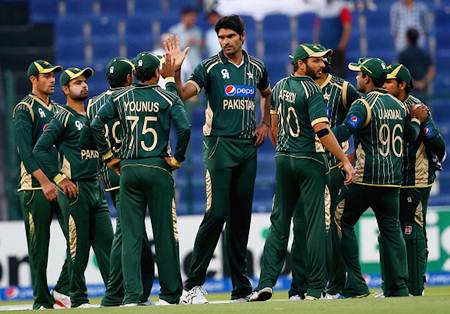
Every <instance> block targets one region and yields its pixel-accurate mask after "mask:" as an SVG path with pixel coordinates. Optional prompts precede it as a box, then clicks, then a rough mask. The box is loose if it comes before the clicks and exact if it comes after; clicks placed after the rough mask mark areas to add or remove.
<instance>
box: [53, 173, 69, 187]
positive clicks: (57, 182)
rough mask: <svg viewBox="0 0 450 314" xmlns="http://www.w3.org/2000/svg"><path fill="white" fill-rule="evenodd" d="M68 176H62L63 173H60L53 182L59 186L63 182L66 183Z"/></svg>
mask: <svg viewBox="0 0 450 314" xmlns="http://www.w3.org/2000/svg"><path fill="white" fill-rule="evenodd" d="M66 178H67V177H66V175H65V174H62V173H58V174H57V175H56V176H55V177H54V178H53V181H54V182H55V183H56V184H57V185H59V184H60V183H61V182H62V181H64V180H65V179H66Z"/></svg>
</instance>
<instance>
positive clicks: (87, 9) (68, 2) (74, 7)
mask: <svg viewBox="0 0 450 314" xmlns="http://www.w3.org/2000/svg"><path fill="white" fill-rule="evenodd" d="M64 3H65V7H66V13H65V16H77V17H78V18H80V19H85V20H87V19H88V18H90V17H92V15H93V14H94V8H93V2H92V1H87V3H83V4H81V3H80V1H79V0H65V1H64Z"/></svg>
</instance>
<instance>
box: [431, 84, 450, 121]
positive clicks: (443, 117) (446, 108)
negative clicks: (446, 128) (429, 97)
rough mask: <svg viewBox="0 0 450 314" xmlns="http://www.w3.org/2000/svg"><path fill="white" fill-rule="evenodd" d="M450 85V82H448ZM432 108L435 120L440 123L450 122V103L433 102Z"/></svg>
mask: <svg viewBox="0 0 450 314" xmlns="http://www.w3.org/2000/svg"><path fill="white" fill-rule="evenodd" d="M447 83H449V85H450V80H449V81H448V82H447ZM431 108H432V112H433V119H434V120H435V121H439V122H448V121H450V101H448V100H444V101H442V100H441V101H438V100H436V101H433V102H432V103H431Z"/></svg>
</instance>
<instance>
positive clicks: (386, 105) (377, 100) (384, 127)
mask: <svg viewBox="0 0 450 314" xmlns="http://www.w3.org/2000/svg"><path fill="white" fill-rule="evenodd" d="M413 124H414V126H413ZM409 130H414V131H411V134H413V133H414V132H415V135H411V138H413V139H415V138H417V134H418V132H419V124H418V123H417V122H415V121H413V122H411V120H408V119H407V111H406V108H405V106H404V105H403V103H401V102H400V101H398V100H397V99H396V98H394V97H393V96H391V95H389V94H388V93H387V92H386V91H385V90H383V89H376V90H374V91H371V92H369V93H368V94H367V95H365V96H364V97H363V98H361V99H358V100H356V101H355V102H354V103H353V104H352V106H351V107H350V110H349V112H348V114H347V116H346V118H345V121H344V123H343V124H341V125H340V126H337V127H335V128H334V129H333V131H334V132H335V135H336V138H337V139H338V141H343V140H347V139H348V137H349V136H350V135H351V134H354V136H355V146H356V151H355V154H356V165H355V169H356V175H355V179H354V180H353V182H354V183H357V184H363V185H375V186H392V187H399V186H400V185H401V182H402V159H403V141H404V139H405V138H407V137H408V136H406V134H408V133H407V132H408V131H409Z"/></svg>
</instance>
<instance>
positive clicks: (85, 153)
mask: <svg viewBox="0 0 450 314" xmlns="http://www.w3.org/2000/svg"><path fill="white" fill-rule="evenodd" d="M80 154H81V159H85V160H86V159H95V158H98V157H99V154H98V151H97V150H93V149H82V150H81V151H80Z"/></svg>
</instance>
